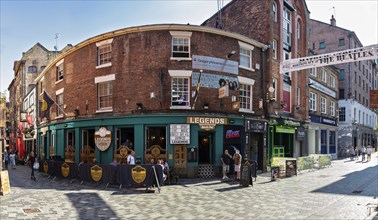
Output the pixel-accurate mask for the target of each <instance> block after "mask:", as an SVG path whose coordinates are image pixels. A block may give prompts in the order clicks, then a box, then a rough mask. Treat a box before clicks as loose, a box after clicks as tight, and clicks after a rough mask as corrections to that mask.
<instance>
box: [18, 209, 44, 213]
mask: <svg viewBox="0 0 378 220" xmlns="http://www.w3.org/2000/svg"><path fill="white" fill-rule="evenodd" d="M22 211H23V212H24V213H25V214H30V213H36V212H41V210H40V209H39V208H25V209H22Z"/></svg>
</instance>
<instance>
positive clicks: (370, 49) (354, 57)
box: [280, 44, 378, 73]
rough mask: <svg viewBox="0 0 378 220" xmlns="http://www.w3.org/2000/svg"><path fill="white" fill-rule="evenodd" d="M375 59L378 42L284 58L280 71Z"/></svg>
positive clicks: (377, 57)
mask: <svg viewBox="0 0 378 220" xmlns="http://www.w3.org/2000/svg"><path fill="white" fill-rule="evenodd" d="M373 59H378V44H375V45H371V46H366V47H360V48H353V49H348V50H344V51H339V52H334V53H327V54H320V55H316V56H309V57H301V58H296V59H290V60H284V61H282V62H281V66H280V73H286V72H290V71H298V70H304V69H310V68H314V67H321V66H329V65H336V64H340V63H349V62H357V61H362V60H373Z"/></svg>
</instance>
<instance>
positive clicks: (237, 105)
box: [231, 101, 240, 110]
mask: <svg viewBox="0 0 378 220" xmlns="http://www.w3.org/2000/svg"><path fill="white" fill-rule="evenodd" d="M231 108H232V110H239V109H240V102H238V101H237V102H232V103H231Z"/></svg>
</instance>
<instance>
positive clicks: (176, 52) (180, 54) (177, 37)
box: [170, 31, 192, 59]
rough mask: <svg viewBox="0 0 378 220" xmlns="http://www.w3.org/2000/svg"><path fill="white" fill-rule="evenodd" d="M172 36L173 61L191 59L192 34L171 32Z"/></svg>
mask: <svg viewBox="0 0 378 220" xmlns="http://www.w3.org/2000/svg"><path fill="white" fill-rule="evenodd" d="M170 34H171V36H172V54H171V59H172V58H173V59H178V58H184V59H188V58H190V37H191V36H192V32H185V31H170Z"/></svg>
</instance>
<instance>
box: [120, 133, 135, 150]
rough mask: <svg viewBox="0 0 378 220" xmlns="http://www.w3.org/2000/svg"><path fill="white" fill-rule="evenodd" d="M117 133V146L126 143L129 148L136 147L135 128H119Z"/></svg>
mask: <svg viewBox="0 0 378 220" xmlns="http://www.w3.org/2000/svg"><path fill="white" fill-rule="evenodd" d="M116 135H117V137H116V145H117V147H119V146H121V145H124V146H126V147H128V148H129V149H134V128H117V130H116ZM134 150H135V149H134Z"/></svg>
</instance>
